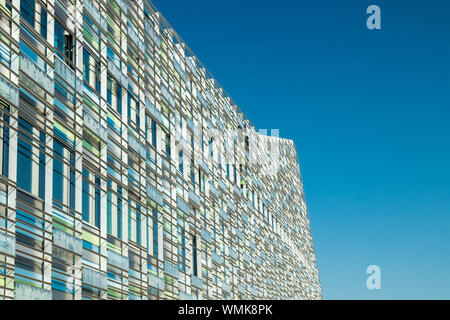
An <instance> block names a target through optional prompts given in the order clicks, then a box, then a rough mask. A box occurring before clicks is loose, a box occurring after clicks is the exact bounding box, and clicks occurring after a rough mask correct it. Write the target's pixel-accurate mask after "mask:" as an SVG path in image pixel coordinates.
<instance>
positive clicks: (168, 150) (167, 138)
mask: <svg viewBox="0 0 450 320" xmlns="http://www.w3.org/2000/svg"><path fill="white" fill-rule="evenodd" d="M170 155H171V150H170V134H168V133H166V157H167V158H169V159H170Z"/></svg>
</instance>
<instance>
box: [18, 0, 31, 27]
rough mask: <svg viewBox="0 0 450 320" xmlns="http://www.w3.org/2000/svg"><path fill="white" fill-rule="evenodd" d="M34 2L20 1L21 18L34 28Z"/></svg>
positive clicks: (28, 0) (29, 0)
mask: <svg viewBox="0 0 450 320" xmlns="http://www.w3.org/2000/svg"><path fill="white" fill-rule="evenodd" d="M34 7H35V1H34V0H20V16H21V17H23V18H24V19H25V20H26V21H27V22H28V23H29V24H30V25H31V26H33V27H34V11H35V10H34Z"/></svg>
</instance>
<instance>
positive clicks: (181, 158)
mask: <svg viewBox="0 0 450 320" xmlns="http://www.w3.org/2000/svg"><path fill="white" fill-rule="evenodd" d="M178 170H180V172H181V174H183V150H180V151H179V152H178Z"/></svg>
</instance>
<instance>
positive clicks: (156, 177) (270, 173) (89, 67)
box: [0, 0, 322, 299]
mask: <svg viewBox="0 0 450 320" xmlns="http://www.w3.org/2000/svg"><path fill="white" fill-rule="evenodd" d="M75 3H76V4H75ZM0 20H1V29H0V32H1V36H0V67H1V75H0V99H1V105H0V112H1V115H0V173H1V175H0V262H1V265H0V297H1V298H6V299H246V298H250V299H263V298H267V299H320V298H321V297H322V293H321V287H320V283H319V275H318V270H317V265H316V258H315V252H314V246H313V240H312V236H311V230H310V226H309V218H308V214H307V210H306V203H305V199H304V191H303V184H302V180H301V175H300V168H299V164H298V157H297V151H296V148H295V145H294V143H293V141H292V140H288V139H282V138H279V137H277V134H276V133H277V131H272V133H271V135H272V136H269V135H267V132H264V131H262V130H261V131H259V132H257V131H256V130H255V128H254V127H253V126H252V124H251V123H250V121H249V120H248V119H246V117H245V116H244V115H243V113H242V112H241V111H240V110H239V109H238V107H237V106H236V105H235V103H234V102H233V101H232V99H231V98H230V97H229V96H228V95H227V93H226V92H225V91H224V90H223V88H221V87H220V85H219V84H218V83H217V82H216V81H215V79H214V78H213V77H212V76H211V75H210V74H209V72H208V71H207V70H206V69H205V68H204V67H203V66H202V64H201V63H200V62H199V61H198V59H197V58H196V57H195V56H194V55H193V53H192V52H191V51H190V50H189V49H188V47H187V46H186V45H185V44H184V42H183V41H181V39H180V38H179V36H178V35H177V34H176V33H175V31H174V30H173V29H172V28H171V27H170V25H169V24H168V23H167V21H166V20H165V19H164V18H163V17H162V16H161V15H160V14H159V13H158V12H157V10H156V8H154V7H153V5H152V4H151V3H150V2H148V1H126V0H100V1H96V0H84V1H72V0H59V1H54V0H47V1H41V0H13V1H8V0H0Z"/></svg>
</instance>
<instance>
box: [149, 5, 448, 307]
mask: <svg viewBox="0 0 450 320" xmlns="http://www.w3.org/2000/svg"><path fill="white" fill-rule="evenodd" d="M153 3H154V4H155V5H156V6H157V7H158V9H159V10H160V11H161V12H162V13H163V15H164V16H165V17H166V19H167V20H168V21H169V22H170V23H171V24H172V26H173V27H174V28H175V29H176V31H177V32H178V33H179V34H180V35H181V37H182V38H183V39H184V41H186V42H187V44H188V45H189V47H190V48H191V49H192V51H193V52H194V53H195V54H196V55H197V56H198V57H199V58H200V60H201V61H202V62H203V64H204V65H205V66H206V67H207V68H208V69H209V70H210V71H211V73H212V74H213V75H214V76H215V78H216V79H217V80H218V81H219V83H221V85H222V86H223V87H224V88H225V89H226V90H227V92H228V93H229V94H230V95H231V96H232V97H233V99H234V100H235V101H236V103H237V104H238V106H239V107H240V109H241V110H242V111H243V112H244V113H245V114H246V115H247V116H248V118H249V119H250V120H251V121H252V122H253V124H254V125H255V126H256V127H257V128H258V129H262V128H266V129H271V128H274V129H276V128H278V129H280V136H282V137H285V138H291V139H294V141H295V143H296V146H297V150H298V151H299V158H300V166H301V170H302V176H303V182H304V187H305V193H306V200H307V204H308V210H309V215H310V218H311V227H312V232H313V238H314V243H315V248H316V255H317V260H318V267H319V273H320V277H321V283H322V289H323V296H324V298H326V299H443V298H446V299H450V248H449V247H450V124H449V121H450V1H448V0H427V1H425V0H408V1H406V0H389V1H384V0H371V1H365V0H359V1H356V0H345V1H336V0H310V1H304V0H290V1H289V0H278V1H260V0H259V1H256V0H227V1H221V0H189V1H185V0H172V1H170V0H154V1H153ZM372 4H375V5H378V6H379V7H380V8H381V27H382V29H381V30H368V29H367V28H366V19H367V17H368V15H367V14H366V8H367V7H368V6H369V5H372ZM371 264H375V265H379V266H380V268H381V287H382V289H381V290H368V289H367V288H366V278H367V275H366V268H367V266H369V265H371Z"/></svg>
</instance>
